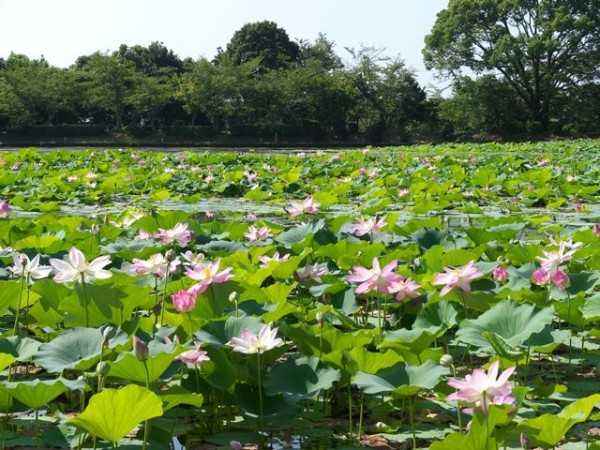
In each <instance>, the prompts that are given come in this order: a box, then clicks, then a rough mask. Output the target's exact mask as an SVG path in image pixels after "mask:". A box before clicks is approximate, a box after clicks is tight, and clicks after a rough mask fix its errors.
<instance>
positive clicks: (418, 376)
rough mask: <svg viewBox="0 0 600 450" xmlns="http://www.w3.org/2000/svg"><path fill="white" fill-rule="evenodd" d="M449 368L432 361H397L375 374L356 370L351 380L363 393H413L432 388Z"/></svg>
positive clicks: (402, 394) (407, 394) (401, 394)
mask: <svg viewBox="0 0 600 450" xmlns="http://www.w3.org/2000/svg"><path fill="white" fill-rule="evenodd" d="M449 373H450V370H449V369H448V368H446V367H442V366H440V365H438V364H436V363H435V362H433V361H427V362H426V363H425V364H422V365H420V366H413V365H411V364H406V363H403V362H401V363H398V364H396V365H395V366H393V367H388V368H386V369H383V370H380V371H379V372H377V373H375V374H368V373H365V372H358V373H357V374H356V375H355V376H354V378H353V379H352V382H353V383H354V384H356V385H357V386H358V387H359V388H360V389H362V390H363V391H364V392H365V394H380V393H383V392H393V393H394V394H396V395H400V396H409V395H414V394H416V393H417V392H419V391H421V390H424V389H433V388H434V387H435V386H436V385H437V384H438V383H439V382H440V380H441V379H442V377H444V376H446V375H448V374H449Z"/></svg>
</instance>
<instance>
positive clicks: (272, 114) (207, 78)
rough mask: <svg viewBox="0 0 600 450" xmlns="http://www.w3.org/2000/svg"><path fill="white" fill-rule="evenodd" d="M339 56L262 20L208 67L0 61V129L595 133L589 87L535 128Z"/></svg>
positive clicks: (330, 47) (131, 51) (594, 100)
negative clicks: (290, 36)
mask: <svg viewBox="0 0 600 450" xmlns="http://www.w3.org/2000/svg"><path fill="white" fill-rule="evenodd" d="M346 50H347V53H345V58H346V60H347V62H346V63H344V62H343V60H342V58H341V57H340V55H338V54H337V53H336V52H335V49H334V44H333V42H331V41H330V40H328V39H327V37H326V36H325V35H320V36H319V37H318V38H317V39H316V40H315V41H314V42H308V41H300V42H295V41H293V40H291V39H290V38H289V37H288V35H287V33H286V32H285V30H283V29H281V28H279V27H278V26H277V25H276V24H275V23H273V22H267V21H265V22H258V23H252V24H248V25H245V26H244V27H243V28H241V29H240V30H239V31H237V32H236V33H235V34H234V36H233V38H232V39H231V41H230V42H229V43H228V44H227V46H226V48H225V49H219V51H218V54H217V56H216V57H215V58H214V59H213V60H212V61H209V60H207V59H205V58H201V59H199V60H196V61H194V60H192V59H181V58H179V57H178V56H177V55H176V54H175V53H174V52H173V51H172V50H170V49H169V48H167V47H166V46H165V45H163V44H162V43H159V42H154V43H152V44H151V45H149V46H148V47H143V46H139V45H136V46H132V47H129V46H127V45H122V46H121V47H120V48H119V49H118V50H116V51H114V52H112V53H100V52H96V53H94V54H91V55H85V56H81V57H79V58H78V59H77V60H76V61H75V63H74V64H73V65H72V66H71V67H69V68H67V69H63V68H57V67H53V66H51V65H50V64H49V63H48V62H47V61H45V60H44V59H43V58H42V59H38V60H36V59H30V58H28V57H27V56H24V55H16V54H11V55H10V57H8V58H7V59H6V60H2V59H0V130H3V131H4V132H7V133H15V134H25V135H38V136H39V135H42V136H43V135H49V136H65V137H67V136H82V135H95V134H100V133H104V132H107V131H110V132H127V133H129V134H131V135H134V136H143V135H151V134H153V133H156V132H161V133H163V134H166V135H172V136H178V137H193V138H203V137H209V136H219V135H221V134H228V135H232V136H240V137H247V138H257V137H266V138H273V137H274V136H275V137H278V138H280V139H293V138H306V139H311V140H320V139H347V138H349V137H350V136H352V135H356V134H359V133H361V134H363V135H364V136H365V137H366V139H368V140H369V142H374V143H376V142H380V141H381V140H384V139H386V138H389V137H390V136H393V137H394V138H396V139H398V138H400V139H402V138H405V137H408V136H410V135H425V136H431V135H434V134H438V135H443V136H444V137H446V138H455V137H462V136H467V135H473V134H507V133H522V132H538V131H552V132H563V131H580V132H592V131H598V130H599V129H600V120H598V119H600V86H599V85H597V84H593V83H588V84H586V85H582V86H577V89H573V90H570V91H568V92H567V91H565V93H564V94H563V95H562V97H560V98H557V101H556V102H554V103H553V105H554V106H553V108H554V109H553V111H552V116H551V117H552V119H551V120H550V121H547V122H546V123H541V122H539V121H537V120H536V118H535V117H533V116H532V114H531V111H530V109H528V108H527V105H525V104H524V102H523V99H522V98H520V97H519V96H518V95H516V94H515V91H514V89H513V88H512V87H511V86H510V84H509V82H508V81H506V80H505V79H503V78H501V77H496V76H492V75H486V76H482V77H479V78H468V77H458V78H456V79H455V81H454V85H453V93H452V95H451V96H450V97H444V96H442V95H440V94H435V93H434V94H432V95H429V96H428V95H426V92H425V90H424V89H423V87H421V86H419V84H418V82H417V81H416V78H415V74H414V73H413V72H412V71H411V70H409V69H408V68H407V67H406V65H405V64H404V62H403V61H402V60H401V59H399V58H389V57H386V56H384V55H383V53H382V51H381V50H378V49H374V48H368V47H362V48H359V49H346Z"/></svg>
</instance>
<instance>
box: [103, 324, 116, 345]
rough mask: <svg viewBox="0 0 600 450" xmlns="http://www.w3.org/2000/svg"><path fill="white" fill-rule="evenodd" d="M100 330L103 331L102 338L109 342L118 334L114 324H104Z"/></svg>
mask: <svg viewBox="0 0 600 450" xmlns="http://www.w3.org/2000/svg"><path fill="white" fill-rule="evenodd" d="M100 331H102V338H103V339H104V342H108V341H109V340H110V339H112V338H114V337H115V336H116V335H117V329H116V328H115V327H113V326H112V325H103V326H102V327H101V328H100Z"/></svg>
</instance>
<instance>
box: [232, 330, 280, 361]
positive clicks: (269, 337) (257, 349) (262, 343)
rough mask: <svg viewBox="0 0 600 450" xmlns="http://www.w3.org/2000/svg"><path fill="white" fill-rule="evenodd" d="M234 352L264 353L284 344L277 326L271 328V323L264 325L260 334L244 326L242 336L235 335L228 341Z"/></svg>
mask: <svg viewBox="0 0 600 450" xmlns="http://www.w3.org/2000/svg"><path fill="white" fill-rule="evenodd" d="M228 345H230V346H231V347H232V348H233V351H234V352H240V353H245V354H248V355H250V354H253V353H263V352H266V351H268V350H271V349H273V348H275V347H280V346H282V345H283V341H282V340H281V339H280V338H278V337H277V328H273V329H271V324H268V325H264V326H263V327H262V328H261V329H260V331H259V333H258V335H257V334H255V333H253V332H252V331H250V330H249V329H248V328H244V329H243V330H242V331H241V332H240V337H234V338H232V339H231V341H229V342H228Z"/></svg>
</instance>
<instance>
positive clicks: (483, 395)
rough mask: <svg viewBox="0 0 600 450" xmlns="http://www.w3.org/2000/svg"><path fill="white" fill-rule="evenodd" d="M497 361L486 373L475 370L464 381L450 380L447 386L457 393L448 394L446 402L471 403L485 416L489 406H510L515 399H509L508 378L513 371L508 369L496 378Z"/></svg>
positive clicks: (512, 368)
mask: <svg viewBox="0 0 600 450" xmlns="http://www.w3.org/2000/svg"><path fill="white" fill-rule="evenodd" d="M498 366H499V363H498V361H494V362H493V363H492V364H491V365H490V370H489V372H488V373H486V372H485V370H484V369H475V370H473V373H471V374H470V375H467V376H466V377H465V380H464V381H462V380H458V379H456V378H451V379H450V380H448V384H449V385H450V386H452V387H453V388H456V389H458V392H455V393H453V394H450V395H449V396H448V397H446V400H458V401H462V402H467V403H473V404H474V405H475V407H478V408H480V409H481V411H482V412H483V413H484V414H486V413H487V411H488V408H489V406H490V405H492V404H494V405H502V404H512V403H514V401H515V399H514V398H513V397H511V395H510V394H511V391H512V385H511V383H510V382H509V381H508V378H509V377H510V376H511V375H512V373H513V372H514V371H515V368H514V367H509V368H508V369H506V370H505V371H504V372H502V374H501V375H500V376H499V377H498Z"/></svg>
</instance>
